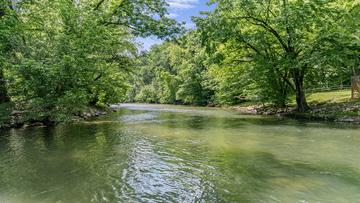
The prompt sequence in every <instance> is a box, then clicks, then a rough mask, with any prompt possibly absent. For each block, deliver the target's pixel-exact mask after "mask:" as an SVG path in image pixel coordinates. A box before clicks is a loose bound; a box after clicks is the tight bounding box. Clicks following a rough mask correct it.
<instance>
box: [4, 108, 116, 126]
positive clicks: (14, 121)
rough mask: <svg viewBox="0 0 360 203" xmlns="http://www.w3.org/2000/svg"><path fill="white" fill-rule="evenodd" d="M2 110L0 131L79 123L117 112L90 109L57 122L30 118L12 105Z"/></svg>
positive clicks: (110, 109)
mask: <svg viewBox="0 0 360 203" xmlns="http://www.w3.org/2000/svg"><path fill="white" fill-rule="evenodd" d="M0 110H1V114H0V129H6V128H21V127H33V126H51V125H56V124H59V123H62V122H77V121H81V120H86V119H90V118H94V117H98V116H102V115H106V114H108V113H109V112H113V111H116V109H115V108H112V107H107V108H96V107H89V108H88V109H87V110H86V111H84V112H82V113H80V114H77V115H70V116H69V117H68V118H67V119H64V120H58V121H55V120H48V119H43V120H37V119H33V118H31V117H29V116H28V114H29V112H27V111H17V110H14V109H13V108H12V106H11V105H3V106H1V107H0ZM30 113H31V112H30Z"/></svg>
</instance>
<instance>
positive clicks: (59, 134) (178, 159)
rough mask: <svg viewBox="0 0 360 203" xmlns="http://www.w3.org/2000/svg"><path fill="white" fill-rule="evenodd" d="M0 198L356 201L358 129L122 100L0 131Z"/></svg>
mask: <svg viewBox="0 0 360 203" xmlns="http://www.w3.org/2000/svg"><path fill="white" fill-rule="evenodd" d="M0 134H1V135H0V202H1V203H2V202H6V203H7V202H9V203H28V202H29V203H48V202H49V203H52V202H58V203H60V202H66V203H68V202H70V203H71V202H80V203H82V202H84V203H87V202H299V203H305V202H334V203H335V202H336V203H339V202H360V157H359V154H360V128H359V127H356V126H346V125H338V124H326V123H316V122H303V121H295V120H286V119H280V118H273V117H261V116H248V115H242V114H239V113H236V112H233V111H225V110H220V109H209V108H195V107H181V106H167V105H133V104H127V105H123V107H122V109H121V110H120V111H119V112H117V113H113V114H110V115H107V116H104V117H100V118H97V119H93V120H90V121H84V122H80V123H74V124H63V125H59V126H55V127H38V128H25V129H12V130H8V131H0Z"/></svg>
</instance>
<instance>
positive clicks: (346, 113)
mask: <svg viewBox="0 0 360 203" xmlns="http://www.w3.org/2000/svg"><path fill="white" fill-rule="evenodd" d="M307 100H308V103H309V105H310V107H311V109H310V110H309V111H307V112H305V113H299V112H296V111H295V106H296V105H295V104H296V103H295V98H291V101H290V102H289V106H288V107H286V108H275V107H273V106H271V105H266V104H265V105H263V104H256V103H251V102H250V103H246V104H243V105H239V106H234V107H232V108H234V109H235V110H238V111H241V112H244V113H251V114H262V115H283V116H288V117H293V118H300V119H308V120H326V121H338V122H351V123H359V124H360V99H354V100H352V99H351V90H337V91H327V92H316V93H308V94H307Z"/></svg>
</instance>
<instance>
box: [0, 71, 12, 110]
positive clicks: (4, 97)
mask: <svg viewBox="0 0 360 203" xmlns="http://www.w3.org/2000/svg"><path fill="white" fill-rule="evenodd" d="M9 101H10V98H9V96H8V94H7V91H6V83H5V79H4V76H3V72H2V70H0V104H1V103H4V102H9Z"/></svg>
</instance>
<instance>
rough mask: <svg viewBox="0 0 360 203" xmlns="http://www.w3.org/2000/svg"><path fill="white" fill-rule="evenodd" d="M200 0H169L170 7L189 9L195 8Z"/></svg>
mask: <svg viewBox="0 0 360 203" xmlns="http://www.w3.org/2000/svg"><path fill="white" fill-rule="evenodd" d="M198 2H199V0H167V3H168V4H169V6H170V8H173V9H189V8H194V7H195V6H196V4H197V3H198Z"/></svg>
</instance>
